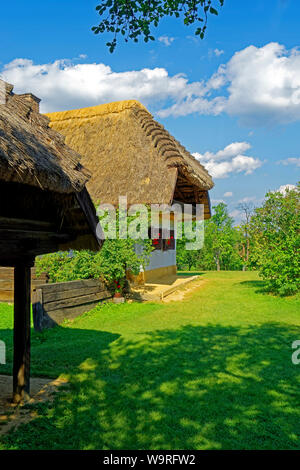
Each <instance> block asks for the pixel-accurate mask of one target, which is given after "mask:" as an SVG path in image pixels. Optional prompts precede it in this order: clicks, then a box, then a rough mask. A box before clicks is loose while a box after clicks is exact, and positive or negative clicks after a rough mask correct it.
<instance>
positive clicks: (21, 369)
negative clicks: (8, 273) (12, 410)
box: [13, 260, 33, 403]
mask: <svg viewBox="0 0 300 470" xmlns="http://www.w3.org/2000/svg"><path fill="white" fill-rule="evenodd" d="M31 266H33V260H30V261H29V260H24V261H23V260H22V261H20V262H19V263H18V264H17V265H16V266H15V270H14V291H15V293H14V362H13V402H14V403H20V402H21V401H23V400H24V399H26V398H27V397H28V396H29V392H30V281H31V275H30V268H31Z"/></svg>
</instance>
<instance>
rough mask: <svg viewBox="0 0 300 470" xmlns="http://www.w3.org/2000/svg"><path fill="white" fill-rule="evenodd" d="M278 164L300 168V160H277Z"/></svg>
mask: <svg viewBox="0 0 300 470" xmlns="http://www.w3.org/2000/svg"><path fill="white" fill-rule="evenodd" d="M277 163H278V164H280V163H281V164H282V165H285V166H287V165H296V166H300V158H286V159H285V160H279V162H277Z"/></svg>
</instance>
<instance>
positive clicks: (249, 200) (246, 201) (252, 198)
mask: <svg viewBox="0 0 300 470" xmlns="http://www.w3.org/2000/svg"><path fill="white" fill-rule="evenodd" d="M254 201H256V196H246V197H243V198H242V199H240V200H239V203H243V202H245V203H248V202H254Z"/></svg>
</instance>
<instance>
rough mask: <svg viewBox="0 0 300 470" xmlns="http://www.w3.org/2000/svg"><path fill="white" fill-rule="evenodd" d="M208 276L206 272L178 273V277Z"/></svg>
mask: <svg viewBox="0 0 300 470" xmlns="http://www.w3.org/2000/svg"><path fill="white" fill-rule="evenodd" d="M204 274H206V273H205V272H202V271H184V272H180V271H178V272H177V276H178V277H191V276H203V275H204Z"/></svg>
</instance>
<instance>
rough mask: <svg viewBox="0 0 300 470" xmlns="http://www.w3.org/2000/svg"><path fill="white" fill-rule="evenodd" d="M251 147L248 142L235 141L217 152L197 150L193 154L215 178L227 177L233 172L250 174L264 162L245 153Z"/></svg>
mask: <svg viewBox="0 0 300 470" xmlns="http://www.w3.org/2000/svg"><path fill="white" fill-rule="evenodd" d="M250 147H251V146H250V144H249V143H248V142H233V143H232V144H229V145H227V146H226V147H225V148H224V149H223V150H219V151H218V152H216V153H212V152H205V153H204V154H201V153H198V152H196V153H193V155H194V157H195V158H196V159H197V160H199V161H200V162H201V163H202V165H204V166H205V168H206V169H207V170H208V172H209V173H210V174H211V176H212V177H213V178H227V177H228V176H229V175H230V174H232V173H245V174H246V175H250V174H251V173H253V171H254V170H256V169H257V168H259V167H260V166H261V165H262V164H263V162H262V161H261V160H259V159H258V158H254V157H251V156H247V155H243V153H244V152H246V151H247V150H249V148H250Z"/></svg>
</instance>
